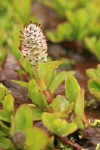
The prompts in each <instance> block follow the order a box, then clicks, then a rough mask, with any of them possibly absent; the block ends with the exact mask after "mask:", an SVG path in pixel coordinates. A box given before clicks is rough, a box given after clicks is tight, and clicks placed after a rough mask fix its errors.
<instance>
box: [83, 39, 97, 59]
mask: <svg viewBox="0 0 100 150" xmlns="http://www.w3.org/2000/svg"><path fill="white" fill-rule="evenodd" d="M84 41H85V45H86V47H87V48H88V50H89V51H90V52H91V53H93V54H94V56H95V57H96V58H97V59H98V60H99V61H100V38H97V37H96V36H93V37H86V38H85V40H84Z"/></svg>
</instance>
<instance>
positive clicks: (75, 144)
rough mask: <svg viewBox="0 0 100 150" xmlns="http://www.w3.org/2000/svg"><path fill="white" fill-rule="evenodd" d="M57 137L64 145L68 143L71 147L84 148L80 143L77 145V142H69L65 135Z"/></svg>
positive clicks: (77, 149) (82, 149)
mask: <svg viewBox="0 0 100 150" xmlns="http://www.w3.org/2000/svg"><path fill="white" fill-rule="evenodd" d="M58 139H59V140H60V141H61V142H62V143H63V144H64V145H69V146H72V147H73V148H75V149H76V150H84V148H83V147H81V146H80V145H78V144H77V143H74V142H71V141H69V140H68V139H66V138H65V137H58Z"/></svg>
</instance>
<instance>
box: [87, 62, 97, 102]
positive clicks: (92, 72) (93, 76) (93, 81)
mask: <svg viewBox="0 0 100 150" xmlns="http://www.w3.org/2000/svg"><path fill="white" fill-rule="evenodd" d="M87 75H88V77H89V78H90V79H89V81H88V89H89V91H90V93H91V94H93V95H94V96H95V97H96V98H97V99H98V100H99V101H100V65H98V66H97V69H88V70H87Z"/></svg>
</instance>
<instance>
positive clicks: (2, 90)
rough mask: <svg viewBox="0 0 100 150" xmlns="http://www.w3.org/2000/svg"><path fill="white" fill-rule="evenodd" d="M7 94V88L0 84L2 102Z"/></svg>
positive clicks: (0, 99)
mask: <svg viewBox="0 0 100 150" xmlns="http://www.w3.org/2000/svg"><path fill="white" fill-rule="evenodd" d="M6 94H7V89H6V87H5V86H4V85H3V84H1V83H0V102H1V101H2V99H3V98H4V96H5V95H6Z"/></svg>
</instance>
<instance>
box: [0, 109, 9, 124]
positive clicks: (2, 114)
mask: <svg viewBox="0 0 100 150" xmlns="http://www.w3.org/2000/svg"><path fill="white" fill-rule="evenodd" d="M0 120H2V121H5V122H10V121H11V115H10V114H9V113H8V112H7V111H4V110H0Z"/></svg>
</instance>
